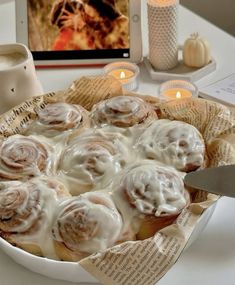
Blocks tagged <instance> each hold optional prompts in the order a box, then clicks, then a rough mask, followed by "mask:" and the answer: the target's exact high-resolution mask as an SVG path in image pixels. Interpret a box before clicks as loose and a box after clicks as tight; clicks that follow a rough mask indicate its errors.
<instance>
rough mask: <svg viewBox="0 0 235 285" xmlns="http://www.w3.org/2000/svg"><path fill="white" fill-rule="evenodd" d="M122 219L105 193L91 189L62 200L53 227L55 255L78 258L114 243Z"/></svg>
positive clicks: (63, 257)
mask: <svg viewBox="0 0 235 285" xmlns="http://www.w3.org/2000/svg"><path fill="white" fill-rule="evenodd" d="M121 232H122V219H121V216H120V214H119V213H118V211H117V209H116V208H115V205H114V203H113V202H112V200H111V199H110V198H109V197H108V195H107V194H104V193H101V192H99V193H97V192H90V193H85V194H82V195H80V196H79V197H73V198H71V199H68V200H66V201H64V202H62V203H61V204H60V206H59V208H58V212H57V215H56V217H55V221H54V224H53V227H52V235H53V239H54V246H55V250H56V252H57V255H58V256H59V258H60V259H61V260H66V261H78V260H80V259H82V258H84V257H86V256H88V255H90V254H92V253H95V252H98V251H100V250H105V249H107V248H108V247H111V246H112V245H114V244H115V243H116V242H117V240H118V239H119V238H120V235H121Z"/></svg>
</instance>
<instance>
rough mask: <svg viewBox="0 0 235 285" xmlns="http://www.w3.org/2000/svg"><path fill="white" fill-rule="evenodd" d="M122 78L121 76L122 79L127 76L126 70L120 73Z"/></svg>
mask: <svg viewBox="0 0 235 285" xmlns="http://www.w3.org/2000/svg"><path fill="white" fill-rule="evenodd" d="M120 78H121V79H123V78H126V74H125V72H124V71H122V72H121V73H120Z"/></svg>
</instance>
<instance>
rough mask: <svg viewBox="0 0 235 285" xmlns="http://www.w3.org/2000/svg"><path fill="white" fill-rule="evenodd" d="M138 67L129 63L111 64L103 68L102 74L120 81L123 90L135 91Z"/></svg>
mask: <svg viewBox="0 0 235 285" xmlns="http://www.w3.org/2000/svg"><path fill="white" fill-rule="evenodd" d="M139 73H140V69H139V67H138V66H137V65H136V64H134V63H130V62H113V63H109V64H107V65H106V66H105V67H104V74H105V75H110V76H113V77H114V78H116V79H117V80H119V81H120V83H121V84H122V87H123V89H125V90H129V91H132V90H136V89H138V86H139Z"/></svg>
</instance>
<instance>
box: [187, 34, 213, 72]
mask: <svg viewBox="0 0 235 285" xmlns="http://www.w3.org/2000/svg"><path fill="white" fill-rule="evenodd" d="M183 60H184V64H185V65H187V66H190V67H197V68H200V67H203V66H205V65H207V64H208V63H209V62H210V61H211V51H210V46H209V43H208V41H207V40H205V39H203V38H201V37H200V36H199V34H198V33H195V34H192V35H191V37H190V38H189V39H187V40H186V41H185V43H184V48H183Z"/></svg>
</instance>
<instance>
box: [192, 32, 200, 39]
mask: <svg viewBox="0 0 235 285" xmlns="http://www.w3.org/2000/svg"><path fill="white" fill-rule="evenodd" d="M191 38H192V39H193V40H197V39H198V38H199V33H193V34H192V35H191Z"/></svg>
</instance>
